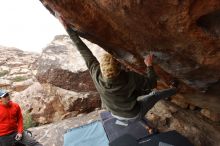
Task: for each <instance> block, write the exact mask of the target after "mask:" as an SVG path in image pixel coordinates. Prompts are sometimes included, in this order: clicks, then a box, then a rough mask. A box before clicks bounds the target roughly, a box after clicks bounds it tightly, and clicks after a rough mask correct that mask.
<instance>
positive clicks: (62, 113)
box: [0, 36, 101, 124]
mask: <svg viewBox="0 0 220 146" xmlns="http://www.w3.org/2000/svg"><path fill="white" fill-rule="evenodd" d="M61 38H62V39H61ZM63 39H66V41H64V40H63ZM55 40H56V41H54V42H51V44H50V45H49V46H48V48H49V49H46V50H47V51H45V52H46V53H45V52H44V53H43V54H42V55H41V56H40V55H39V54H34V53H28V52H23V51H21V50H19V49H16V48H7V47H0V51H1V52H2V53H1V54H0V56H1V57H0V64H1V66H0V89H5V90H7V91H10V94H11V97H12V100H13V101H15V102H17V103H19V105H20V106H21V108H22V110H23V113H25V112H26V111H30V114H31V115H32V117H33V119H34V120H35V122H37V123H39V124H45V123H51V122H54V121H58V120H62V119H65V118H68V117H72V116H76V115H78V114H80V113H88V112H91V111H93V110H94V109H96V108H98V107H100V105H101V103H100V98H99V95H98V93H97V92H96V90H95V88H94V86H93V83H92V81H91V79H90V75H89V73H88V72H87V71H86V66H85V65H84V62H83V60H82V59H81V58H80V57H79V55H78V58H77V59H76V58H74V57H73V56H74V55H75V56H76V57H77V55H76V54H77V52H76V51H75V52H74V51H73V50H74V49H73V46H72V44H71V42H70V40H69V38H68V37H67V36H57V37H56V39H55ZM68 41H69V42H70V43H69V45H68V43H67V42H68ZM70 46H71V47H70ZM89 46H90V47H93V45H92V44H91V43H90V44H89ZM62 47H63V48H68V47H70V48H71V49H73V50H72V52H71V49H69V50H68V49H67V50H64V49H62ZM59 50H61V51H59ZM68 51H69V52H68ZM68 54H69V55H68ZM71 58H74V59H71ZM40 59H42V61H40ZM53 59H55V60H53ZM60 59H63V60H62V61H63V62H62V61H60V63H59V62H58V61H56V60H60ZM75 59H76V60H75ZM77 61H78V62H77ZM42 64H43V65H42ZM45 64H46V65H45ZM48 66H49V67H48ZM61 66H62V67H64V69H62V68H61ZM52 67H55V68H56V67H60V68H57V69H55V71H54V72H51V71H52V70H51V71H50V72H49V76H46V77H45V78H46V79H48V81H47V80H46V81H45V82H43V83H42V84H41V83H39V82H38V80H37V79H36V77H35V75H34V74H36V72H37V71H42V72H44V71H45V72H47V69H48V68H50V69H51V68H52ZM36 68H37V69H38V70H36ZM67 69H69V70H67ZM72 71H74V72H72ZM81 72H83V73H82V74H81ZM53 75H54V76H53ZM87 80H88V82H87ZM50 83H51V84H50ZM60 87H61V88H60ZM66 89H69V90H66ZM71 90H72V91H71Z"/></svg>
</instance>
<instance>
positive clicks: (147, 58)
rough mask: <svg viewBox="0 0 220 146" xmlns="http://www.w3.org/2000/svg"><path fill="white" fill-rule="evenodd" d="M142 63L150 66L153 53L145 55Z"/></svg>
mask: <svg viewBox="0 0 220 146" xmlns="http://www.w3.org/2000/svg"><path fill="white" fill-rule="evenodd" d="M144 63H145V64H146V66H148V67H149V66H152V65H153V55H152V54H149V55H147V57H146V58H145V59H144Z"/></svg>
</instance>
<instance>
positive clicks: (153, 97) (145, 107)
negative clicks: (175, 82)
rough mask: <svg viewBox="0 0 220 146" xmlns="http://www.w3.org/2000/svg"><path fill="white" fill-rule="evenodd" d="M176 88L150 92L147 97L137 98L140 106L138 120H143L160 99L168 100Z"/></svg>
mask: <svg viewBox="0 0 220 146" xmlns="http://www.w3.org/2000/svg"><path fill="white" fill-rule="evenodd" d="M176 92H177V89H176V88H169V89H164V90H158V91H152V92H151V93H150V94H148V95H143V96H140V97H138V98H137V100H138V102H139V104H140V105H141V112H140V118H143V117H144V116H145V115H146V113H147V112H148V111H149V110H150V109H151V108H152V107H153V106H154V105H155V104H156V103H157V102H158V101H159V100H161V99H166V98H169V97H170V96H172V95H174V94H176Z"/></svg>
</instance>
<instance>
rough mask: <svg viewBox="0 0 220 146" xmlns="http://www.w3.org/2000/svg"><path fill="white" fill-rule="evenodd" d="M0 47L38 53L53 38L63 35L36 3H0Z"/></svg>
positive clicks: (10, 0) (27, 0) (14, 0)
mask: <svg viewBox="0 0 220 146" xmlns="http://www.w3.org/2000/svg"><path fill="white" fill-rule="evenodd" d="M0 18H1V23H0V45H2V46H8V47H16V48H19V49H22V50H26V51H34V52H41V50H42V48H44V47H45V46H46V45H47V44H48V43H50V42H51V41H52V40H53V38H54V36H55V35H59V34H66V32H65V30H64V28H63V26H62V25H61V24H60V22H59V21H58V20H57V19H56V18H55V17H54V16H52V15H51V14H50V13H49V11H48V10H47V9H46V8H45V7H44V6H43V5H42V4H41V3H40V1H39V0H1V1H0Z"/></svg>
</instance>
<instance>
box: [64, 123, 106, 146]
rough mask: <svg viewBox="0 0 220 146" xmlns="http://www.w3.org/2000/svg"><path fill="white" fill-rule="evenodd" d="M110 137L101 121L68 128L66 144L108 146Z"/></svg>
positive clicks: (74, 145) (67, 145) (72, 145)
mask: <svg viewBox="0 0 220 146" xmlns="http://www.w3.org/2000/svg"><path fill="white" fill-rule="evenodd" d="M108 143H109V141H108V138H107V136H106V133H105V131H104V128H103V126H102V123H101V122H100V121H95V122H92V123H90V124H87V125H83V126H80V127H77V128H73V129H70V130H68V131H67V132H66V133H65V134H64V146H108Z"/></svg>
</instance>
